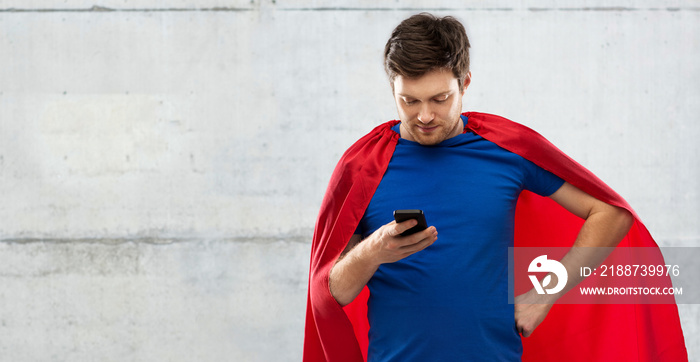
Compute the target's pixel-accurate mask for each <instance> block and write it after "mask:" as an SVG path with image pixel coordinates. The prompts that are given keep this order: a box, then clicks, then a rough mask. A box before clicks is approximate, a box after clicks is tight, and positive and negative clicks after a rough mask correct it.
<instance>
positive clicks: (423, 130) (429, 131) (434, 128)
mask: <svg viewBox="0 0 700 362" xmlns="http://www.w3.org/2000/svg"><path fill="white" fill-rule="evenodd" d="M437 128H438V126H431V127H426V126H418V130H420V131H421V132H423V133H431V132H433V131H435V130H436V129H437Z"/></svg>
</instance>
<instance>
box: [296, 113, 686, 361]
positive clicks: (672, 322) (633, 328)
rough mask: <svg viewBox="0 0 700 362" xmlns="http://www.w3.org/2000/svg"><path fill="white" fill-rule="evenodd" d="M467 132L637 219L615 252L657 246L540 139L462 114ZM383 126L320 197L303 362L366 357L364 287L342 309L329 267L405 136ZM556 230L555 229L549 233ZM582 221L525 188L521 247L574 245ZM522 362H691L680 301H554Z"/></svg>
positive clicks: (347, 159)
mask: <svg viewBox="0 0 700 362" xmlns="http://www.w3.org/2000/svg"><path fill="white" fill-rule="evenodd" d="M463 115H465V116H467V118H468V122H467V124H466V126H465V130H467V131H472V132H474V133H476V134H478V135H480V136H481V137H483V138H485V139H487V140H489V141H491V142H493V143H495V144H497V145H498V146H500V147H502V148H504V149H506V150H508V151H511V152H513V153H515V154H518V155H520V156H522V157H524V158H526V159H528V160H530V161H532V162H533V163H535V164H536V165H538V166H540V167H542V168H544V169H545V170H547V171H550V172H552V173H554V174H555V175H557V176H559V177H560V178H562V179H564V180H565V181H566V182H568V183H570V184H572V185H574V186H576V187H578V188H579V189H581V190H583V191H584V192H586V193H588V194H589V195H591V196H593V197H595V198H597V199H599V200H601V201H604V202H606V203H608V204H611V205H614V206H618V207H622V208H624V209H626V210H628V211H629V212H630V213H632V215H633V216H634V218H635V221H634V224H633V225H632V228H631V229H630V231H629V232H628V233H627V235H626V236H625V237H624V238H623V240H622V241H621V242H620V244H619V245H618V247H653V248H658V245H657V244H656V242H655V241H654V239H653V238H652V237H651V235H650V234H649V232H648V231H647V229H646V227H645V226H644V224H642V222H641V220H640V219H639V217H638V215H637V214H636V213H635V212H634V210H632V208H631V207H630V205H629V204H628V203H627V202H626V201H625V200H624V199H623V198H622V197H621V196H620V195H618V194H617V193H616V192H615V191H613V190H612V189H611V188H610V187H609V186H607V185H606V184H605V183H604V182H603V181H601V180H600V179H599V178H598V177H596V176H595V175H594V174H593V173H591V172H590V171H588V170H587V169H586V168H584V167H583V166H581V165H580V164H578V163H577V162H576V161H574V160H573V159H571V158H570V157H568V156H567V155H565V154H564V153H563V152H562V151H560V150H559V149H558V148H557V147H555V146H554V145H553V144H551V143H550V142H549V141H547V140H546V139H545V138H544V137H542V136H541V135H540V134H538V133H537V132H535V131H533V130H532V129H530V128H528V127H526V126H523V125H521V124H518V123H515V122H512V121H509V120H507V119H505V118H503V117H499V116H495V115H490V114H485V113H476V112H466V113H463ZM397 123H398V121H390V122H387V123H384V124H382V125H380V126H378V127H376V128H375V129H374V130H372V131H371V132H370V133H368V134H367V135H365V136H364V137H362V138H361V139H359V140H358V141H357V142H355V144H353V145H352V146H351V147H350V148H349V149H348V150H347V151H346V152H345V153H344V154H343V156H342V157H341V159H340V161H339V162H338V165H337V166H336V168H335V170H334V171H333V174H332V175H331V179H330V182H329V185H328V188H327V190H326V193H325V195H324V197H323V201H322V204H321V209H320V212H319V216H318V219H317V221H316V227H315V230H314V237H313V242H312V246H311V265H310V271H309V289H308V296H307V298H308V299H307V311H306V330H305V335H304V361H314V362H315V361H332V362H335V361H364V360H366V358H367V356H366V353H367V346H368V340H367V332H368V331H369V324H368V321H367V298H368V297H369V291H368V289H367V288H366V287H365V288H364V290H363V292H362V293H361V294H360V295H359V296H358V297H357V298H355V300H354V301H353V302H352V303H350V304H349V305H347V306H345V307H341V306H340V305H339V304H338V303H337V302H336V300H335V299H334V298H333V296H332V295H331V293H330V289H329V286H328V278H329V273H330V269H331V267H332V266H333V264H334V263H335V261H336V260H337V259H338V257H339V256H340V254H341V252H342V251H343V250H344V249H345V247H346V245H347V243H348V241H349V240H350V238H351V237H352V235H353V233H354V232H355V230H356V229H357V226H358V224H359V222H360V219H361V218H362V215H363V214H364V211H365V209H366V208H367V205H369V202H370V200H371V199H372V196H373V195H374V192H375V190H376V189H377V186H378V185H379V183H380V181H381V179H382V177H383V175H384V172H385V171H386V169H387V167H388V165H389V161H390V160H391V157H392V155H393V153H394V149H395V147H396V144H397V142H398V139H399V135H398V134H397V133H396V132H394V131H392V130H391V127H392V126H394V125H396V124H397ZM553 225H556V227H552V226H553ZM582 225H583V220H582V219H580V218H578V217H576V216H575V215H573V214H571V213H569V212H568V211H566V210H565V209H564V208H563V207H561V206H560V205H558V204H557V203H556V202H554V201H553V200H551V199H550V198H548V197H541V196H538V195H536V194H534V193H531V192H529V191H523V192H522V193H521V195H520V198H519V199H518V205H517V208H516V215H515V236H514V243H515V246H516V247H534V246H550V247H551V246H561V247H570V246H571V245H573V242H574V240H575V238H576V235H577V234H578V231H579V229H580V228H581V226H582ZM523 348H524V352H523V361H561V360H566V361H570V362H571V361H674V362H675V361H687V360H688V356H687V351H686V348H685V341H684V338H683V332H682V330H681V326H680V318H679V316H678V308H677V306H676V305H675V304H580V305H578V304H557V305H554V306H553V307H552V309H551V310H550V311H549V314H548V315H547V318H546V319H545V320H544V321H543V322H542V323H541V324H540V325H539V326H538V327H537V330H536V332H535V333H534V334H533V335H532V336H530V337H528V338H523Z"/></svg>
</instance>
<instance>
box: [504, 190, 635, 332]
mask: <svg viewBox="0 0 700 362" xmlns="http://www.w3.org/2000/svg"><path fill="white" fill-rule="evenodd" d="M550 198H551V199H552V200H554V201H556V202H557V203H558V204H559V205H561V206H563V207H564V208H565V209H566V210H568V211H569V212H571V213H573V214H574V215H576V216H578V217H580V218H582V219H584V220H586V221H585V222H584V223H583V226H582V227H581V230H580V231H579V233H578V236H577V237H576V241H575V242H574V245H573V248H572V249H571V250H570V251H569V252H568V253H567V254H566V255H565V256H564V257H563V258H562V260H561V263H562V264H563V265H564V267H566V269H567V273H568V275H570V276H573V277H571V278H569V280H567V284H566V287H565V288H564V290H563V291H562V292H560V293H557V295H556V296H555V295H551V294H546V295H539V294H537V293H536V291H535V290H534V289H532V290H530V291H529V292H527V293H525V294H523V295H519V296H518V297H516V298H515V299H516V301H515V321H516V324H517V327H518V330H519V331H520V332H521V333H522V335H523V337H529V336H530V334H532V332H533V331H534V330H535V328H536V327H537V326H538V325H539V324H540V323H541V322H542V321H543V320H544V318H545V317H546V315H547V313H548V312H549V309H550V308H551V307H552V304H554V302H555V301H556V299H557V298H558V296H561V295H564V294H566V292H568V291H569V290H570V289H572V288H573V287H575V286H576V285H577V284H578V283H579V282H581V280H582V277H580V276H578V273H577V272H576V271H577V270H579V268H581V267H583V266H588V267H595V266H597V265H598V264H600V263H601V262H602V261H603V260H604V259H605V257H607V255H608V253H601V249H586V248H585V247H597V248H602V247H614V246H616V245H617V244H618V243H619V242H620V240H622V238H623V237H624V236H625V235H626V234H627V232H628V231H629V229H630V227H631V226H632V223H633V222H634V218H633V217H632V215H631V214H630V213H629V212H628V211H627V210H625V209H622V208H619V207H615V206H612V205H609V204H606V203H604V202H602V201H600V200H598V199H596V198H594V197H592V196H590V195H588V194H587V193H585V192H583V191H581V190H579V189H578V188H576V187H574V186H573V185H571V184H569V183H566V182H565V183H564V184H563V185H562V186H561V187H560V188H559V190H557V191H556V192H555V193H553V194H552V195H551V196H550ZM552 277H554V275H552Z"/></svg>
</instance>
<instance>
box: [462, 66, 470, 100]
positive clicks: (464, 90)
mask: <svg viewBox="0 0 700 362" xmlns="http://www.w3.org/2000/svg"><path fill="white" fill-rule="evenodd" d="M471 82H472V72H471V70H470V71H468V72H467V75H466V76H465V77H464V84H463V85H462V95H464V92H466V91H467V87H469V84H471Z"/></svg>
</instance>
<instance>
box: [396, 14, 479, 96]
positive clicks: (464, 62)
mask: <svg viewBox="0 0 700 362" xmlns="http://www.w3.org/2000/svg"><path fill="white" fill-rule="evenodd" d="M439 68H445V69H449V70H451V71H452V73H453V74H454V76H455V77H456V78H457V79H458V80H459V89H460V90H462V87H463V86H464V79H465V77H466V76H467V73H468V72H469V38H468V37H467V32H466V30H464V26H463V25H462V23H460V22H459V20H457V19H455V18H454V17H451V16H445V17H443V18H438V17H436V16H434V15H432V14H429V13H420V14H417V15H413V16H411V17H410V18H408V19H406V20H404V21H402V22H401V24H399V25H398V26H397V27H396V28H395V29H394V31H393V32H392V33H391V38H389V41H387V43H386V46H385V48H384V69H385V70H386V73H387V75H389V81H390V82H391V84H392V88H393V84H394V80H395V79H396V77H397V76H399V75H400V76H403V77H407V78H415V77H420V76H422V75H424V74H425V73H428V72H430V71H432V70H435V69H439Z"/></svg>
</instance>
